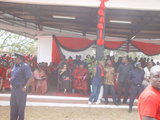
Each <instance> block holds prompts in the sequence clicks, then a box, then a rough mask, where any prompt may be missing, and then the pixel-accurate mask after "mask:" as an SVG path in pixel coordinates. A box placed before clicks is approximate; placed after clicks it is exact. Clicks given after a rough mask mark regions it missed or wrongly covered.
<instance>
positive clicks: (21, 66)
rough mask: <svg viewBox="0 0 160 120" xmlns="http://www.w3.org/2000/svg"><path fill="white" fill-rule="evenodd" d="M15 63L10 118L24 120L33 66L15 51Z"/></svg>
mask: <svg viewBox="0 0 160 120" xmlns="http://www.w3.org/2000/svg"><path fill="white" fill-rule="evenodd" d="M14 55H15V59H14V62H15V65H14V67H13V69H12V72H11V88H12V89H11V97H10V120H24V112H25V106H26V97H27V88H28V87H29V85H30V83H31V82H32V80H33V78H32V71H31V68H30V67H29V66H28V65H27V64H25V63H24V62H23V59H24V58H23V56H22V55H21V54H17V53H15V54H14Z"/></svg>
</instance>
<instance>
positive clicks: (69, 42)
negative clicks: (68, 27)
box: [57, 37, 95, 51]
mask: <svg viewBox="0 0 160 120" xmlns="http://www.w3.org/2000/svg"><path fill="white" fill-rule="evenodd" d="M57 42H58V43H59V44H60V45H61V46H62V47H63V48H65V49H68V50H70V51H72V50H73V51H74V50H79V51H80V50H84V49H87V48H88V47H90V46H91V45H93V44H94V42H95V41H94V40H89V39H86V38H73V37H57Z"/></svg>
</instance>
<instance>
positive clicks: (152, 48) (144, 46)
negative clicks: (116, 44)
mask: <svg viewBox="0 0 160 120" xmlns="http://www.w3.org/2000/svg"><path fill="white" fill-rule="evenodd" d="M131 43H132V45H134V46H135V47H136V48H137V49H138V50H140V51H141V52H143V53H144V54H146V55H149V56H152V55H157V54H160V45H157V44H153V43H144V42H139V41H133V40H132V41H131Z"/></svg>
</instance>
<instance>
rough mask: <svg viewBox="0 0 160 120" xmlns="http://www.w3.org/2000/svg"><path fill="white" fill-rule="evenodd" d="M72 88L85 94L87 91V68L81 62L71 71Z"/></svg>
mask: <svg viewBox="0 0 160 120" xmlns="http://www.w3.org/2000/svg"><path fill="white" fill-rule="evenodd" d="M73 77H74V81H73V88H74V89H75V90H78V92H80V93H82V92H83V94H87V92H88V69H87V68H85V67H84V64H83V63H81V64H80V65H79V67H77V68H76V69H74V71H73Z"/></svg>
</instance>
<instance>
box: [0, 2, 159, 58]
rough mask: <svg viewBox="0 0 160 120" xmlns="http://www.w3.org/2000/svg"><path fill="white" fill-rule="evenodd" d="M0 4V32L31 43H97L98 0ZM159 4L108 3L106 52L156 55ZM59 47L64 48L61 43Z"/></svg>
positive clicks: (157, 48)
mask: <svg viewBox="0 0 160 120" xmlns="http://www.w3.org/2000/svg"><path fill="white" fill-rule="evenodd" d="M0 1H1V2H0V29H5V30H8V31H11V32H14V33H18V34H21V35H25V36H28V37H31V38H34V39H36V38H38V37H37V36H51V35H56V36H57V38H58V37H59V36H63V37H70V38H71V37H72V40H73V38H76V39H77V38H78V39H86V40H96V34H97V28H96V25H97V9H98V6H99V4H100V1H99V0H79V1H76V2H75V0H54V1H52V0H23V1H22V0H0ZM159 4H160V1H159V0H147V1H146V0H136V1H130V0H123V1H122V0H110V1H109V2H108V3H107V9H106V15H105V16H106V21H105V30H106V32H105V41H106V42H105V48H108V49H118V50H122V51H127V52H136V51H142V52H143V53H145V54H147V55H156V54H159V51H160V50H159V45H160V24H159V23H160V7H159ZM55 16H60V17H70V19H64V18H55ZM71 18H72V19H71ZM65 40H66V39H65ZM60 43H61V46H63V45H62V43H63V42H62V40H61V41H60V42H59V44H60ZM121 43H123V44H121ZM144 45H145V46H147V47H144ZM63 47H66V46H63ZM112 47H113V48H112ZM69 49H70V48H69Z"/></svg>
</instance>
